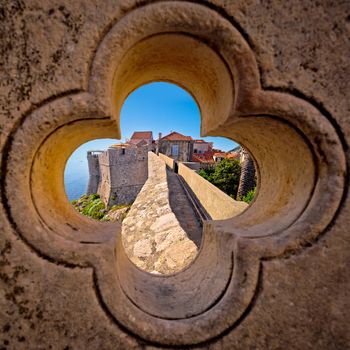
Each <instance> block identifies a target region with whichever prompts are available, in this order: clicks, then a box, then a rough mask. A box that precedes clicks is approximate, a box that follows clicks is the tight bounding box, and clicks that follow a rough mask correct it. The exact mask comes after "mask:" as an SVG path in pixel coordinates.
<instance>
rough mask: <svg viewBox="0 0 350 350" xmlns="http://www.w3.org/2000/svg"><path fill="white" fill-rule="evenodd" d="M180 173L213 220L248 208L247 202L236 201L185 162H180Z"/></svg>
mask: <svg viewBox="0 0 350 350" xmlns="http://www.w3.org/2000/svg"><path fill="white" fill-rule="evenodd" d="M178 174H179V175H180V176H182V177H183V179H184V180H185V181H186V183H187V185H188V186H189V187H190V188H191V190H192V191H193V193H194V194H195V195H196V197H197V198H198V200H199V201H200V203H201V205H202V206H203V208H204V209H205V210H206V211H207V213H208V214H209V215H210V216H211V218H212V219H213V220H224V219H229V218H232V217H234V216H236V215H238V214H240V213H242V212H243V211H244V210H245V209H247V208H248V204H247V203H244V202H241V201H235V200H234V199H233V198H231V197H230V196H228V195H227V194H226V193H224V192H222V191H221V190H220V189H218V188H217V187H216V186H214V185H213V184H211V183H210V182H209V181H207V180H206V179H204V178H203V177H202V176H200V175H198V174H197V173H196V172H195V171H194V170H192V169H190V168H189V167H188V166H187V165H185V164H182V163H179V170H178Z"/></svg>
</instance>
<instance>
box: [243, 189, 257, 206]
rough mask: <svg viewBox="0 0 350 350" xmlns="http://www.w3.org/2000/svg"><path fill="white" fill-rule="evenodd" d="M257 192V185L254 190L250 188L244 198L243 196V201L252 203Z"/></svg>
mask: <svg viewBox="0 0 350 350" xmlns="http://www.w3.org/2000/svg"><path fill="white" fill-rule="evenodd" d="M255 192H256V187H254V189H253V190H250V191H249V192H248V193H247V194H246V195H245V196H244V197H243V198H242V201H243V202H246V203H248V204H249V203H250V202H251V201H252V200H253V198H254V196H255Z"/></svg>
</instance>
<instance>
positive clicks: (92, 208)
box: [71, 194, 131, 222]
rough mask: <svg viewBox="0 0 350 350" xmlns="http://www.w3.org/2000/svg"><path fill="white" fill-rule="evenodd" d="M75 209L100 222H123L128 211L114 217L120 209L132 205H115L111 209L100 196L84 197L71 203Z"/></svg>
mask: <svg viewBox="0 0 350 350" xmlns="http://www.w3.org/2000/svg"><path fill="white" fill-rule="evenodd" d="M71 204H72V205H73V207H74V208H75V209H76V210H77V211H78V212H79V213H81V214H83V215H85V216H88V217H89V218H92V219H95V220H99V221H115V220H118V221H120V222H121V221H122V220H123V219H124V218H125V216H126V215H127V211H128V210H124V211H123V212H122V213H121V215H112V213H115V212H117V211H118V210H120V209H124V208H127V209H129V208H130V206H131V205H130V204H120V205H114V206H113V207H112V208H111V209H108V208H106V206H105V204H104V203H103V202H102V200H101V198H100V196H99V195H98V194H90V195H89V196H88V195H83V196H81V197H80V198H79V199H77V200H73V201H71Z"/></svg>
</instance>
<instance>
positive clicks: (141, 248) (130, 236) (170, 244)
mask: <svg viewBox="0 0 350 350" xmlns="http://www.w3.org/2000/svg"><path fill="white" fill-rule="evenodd" d="M148 157H149V161H148V173H149V176H148V180H147V181H146V183H145V185H144V186H143V188H142V190H141V192H140V193H139V195H138V196H137V198H136V200H135V202H134V204H133V205H132V207H131V209H130V212H129V213H128V216H127V217H126V219H125V220H124V221H123V224H122V236H123V245H124V248H125V251H126V254H127V255H128V256H129V258H130V259H131V261H132V262H133V263H135V265H136V266H138V267H140V268H141V269H143V270H145V271H148V272H152V273H161V274H170V273H175V272H178V271H180V270H182V269H183V268H185V267H186V266H187V265H189V263H190V262H191V261H192V260H193V259H194V258H195V257H196V255H197V252H198V248H197V246H196V244H195V243H194V241H193V240H191V239H190V237H191V236H189V235H188V233H187V231H186V230H185V229H186V228H187V226H188V225H191V224H192V225H196V227H195V230H196V231H197V232H196V233H197V236H199V237H197V242H196V243H197V245H199V243H200V236H201V228H200V227H199V225H198V223H196V222H195V221H196V217H195V215H194V213H192V215H191V216H189V217H184V215H181V217H176V215H175V213H174V211H173V209H172V207H171V204H170V199H169V196H170V190H169V187H170V184H169V182H168V177H167V170H166V165H165V163H164V162H163V160H161V159H160V158H158V156H156V155H155V154H154V153H149V156H148ZM172 176H176V175H175V174H173V175H172ZM178 190H180V191H181V189H178ZM186 201H187V199H186V198H182V199H177V200H176V199H175V203H173V205H174V206H180V207H181V206H184V205H186V204H187V203H185V202H186ZM187 205H188V204H187ZM190 210H192V209H191V208H190V207H189V206H188V211H190ZM185 221H186V222H185ZM198 238H199V239H198Z"/></svg>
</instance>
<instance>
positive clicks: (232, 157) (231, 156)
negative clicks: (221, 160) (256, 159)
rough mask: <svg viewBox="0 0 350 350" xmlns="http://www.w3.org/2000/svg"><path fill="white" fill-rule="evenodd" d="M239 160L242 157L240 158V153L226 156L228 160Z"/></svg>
mask: <svg viewBox="0 0 350 350" xmlns="http://www.w3.org/2000/svg"><path fill="white" fill-rule="evenodd" d="M239 158H240V156H239V153H238V152H234V153H227V154H226V159H239Z"/></svg>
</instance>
